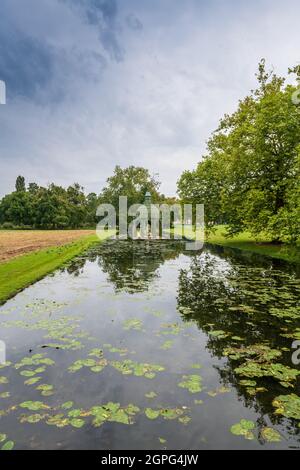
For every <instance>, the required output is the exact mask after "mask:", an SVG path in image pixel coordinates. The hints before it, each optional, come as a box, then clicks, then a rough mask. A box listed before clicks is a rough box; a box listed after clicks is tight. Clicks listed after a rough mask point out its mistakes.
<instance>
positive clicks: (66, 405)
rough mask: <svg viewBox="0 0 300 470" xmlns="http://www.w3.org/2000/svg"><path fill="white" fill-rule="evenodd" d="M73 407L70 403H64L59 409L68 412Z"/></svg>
mask: <svg viewBox="0 0 300 470" xmlns="http://www.w3.org/2000/svg"><path fill="white" fill-rule="evenodd" d="M73 405H74V403H73V402H72V401H66V402H65V403H63V404H62V405H61V407H62V409H63V410H69V409H70V408H72V406H73Z"/></svg>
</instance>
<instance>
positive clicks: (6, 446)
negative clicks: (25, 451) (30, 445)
mask: <svg viewBox="0 0 300 470" xmlns="http://www.w3.org/2000/svg"><path fill="white" fill-rule="evenodd" d="M14 447H15V443H14V442H13V441H7V442H6V443H5V444H4V445H3V446H2V447H1V450H12V449H13V448H14Z"/></svg>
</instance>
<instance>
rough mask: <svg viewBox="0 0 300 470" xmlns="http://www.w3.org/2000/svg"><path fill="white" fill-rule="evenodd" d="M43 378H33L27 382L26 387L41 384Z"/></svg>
mask: <svg viewBox="0 0 300 470" xmlns="http://www.w3.org/2000/svg"><path fill="white" fill-rule="evenodd" d="M41 379H42V377H32V378H31V379H28V380H25V382H24V385H34V384H36V383H37V382H39V381H40V380H41Z"/></svg>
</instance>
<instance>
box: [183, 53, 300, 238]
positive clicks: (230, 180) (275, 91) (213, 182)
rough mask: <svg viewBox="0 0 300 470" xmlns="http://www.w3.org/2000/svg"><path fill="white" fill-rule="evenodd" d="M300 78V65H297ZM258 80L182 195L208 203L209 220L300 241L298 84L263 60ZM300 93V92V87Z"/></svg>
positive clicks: (187, 177) (186, 176)
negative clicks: (293, 83) (295, 97)
mask: <svg viewBox="0 0 300 470" xmlns="http://www.w3.org/2000/svg"><path fill="white" fill-rule="evenodd" d="M289 72H290V73H294V74H296V75H297V77H298V80H300V66H296V67H295V68H293V69H290V70H289ZM257 79H258V87H257V89H256V90H253V91H252V92H251V93H250V94H249V96H247V97H246V98H245V99H243V100H241V101H240V102H239V104H238V107H237V110H236V111H235V112H234V113H233V114H231V115H225V116H224V118H223V119H222V120H221V122H220V125H219V128H218V129H217V130H216V131H215V132H214V133H213V135H212V137H211V138H210V140H209V142H208V147H207V154H206V155H205V156H204V157H203V158H202V160H201V162H200V163H199V164H198V166H197V168H196V169H195V170H194V171H185V172H184V173H183V174H182V176H181V178H180V180H179V182H178V194H179V196H180V197H181V199H182V200H183V201H185V202H193V203H204V204H205V217H206V226H207V227H213V226H214V225H215V224H219V223H226V224H227V227H228V232H229V234H231V235H233V234H237V233H240V232H242V231H244V230H248V231H250V232H251V233H252V234H253V235H254V236H259V235H261V234H264V235H267V237H269V239H270V241H273V242H279V243H280V242H282V241H285V242H290V243H297V242H299V241H300V105H298V106H297V102H299V100H297V102H295V100H293V99H292V98H293V96H295V94H296V93H297V90H298V91H299V89H297V88H296V87H295V86H291V85H286V84H285V79H284V78H282V77H279V76H277V75H276V74H274V73H273V72H268V71H267V70H266V66H265V61H264V60H262V61H261V62H260V64H259V70H258V73H257ZM299 94H300V92H299Z"/></svg>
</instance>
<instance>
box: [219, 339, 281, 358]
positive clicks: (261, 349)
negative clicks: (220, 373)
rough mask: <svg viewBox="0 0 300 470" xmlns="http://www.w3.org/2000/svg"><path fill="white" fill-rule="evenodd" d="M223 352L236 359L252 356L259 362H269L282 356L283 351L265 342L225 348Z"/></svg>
mask: <svg viewBox="0 0 300 470" xmlns="http://www.w3.org/2000/svg"><path fill="white" fill-rule="evenodd" d="M223 354H224V356H228V357H229V358H230V359H232V360H234V361H237V360H240V359H248V358H252V359H255V361H256V362H258V363H261V362H269V361H272V360H273V359H276V358H278V357H281V356H282V353H281V351H278V350H277V349H271V348H270V347H269V346H266V345H264V344H254V345H251V346H244V347H241V348H225V349H224V350H223Z"/></svg>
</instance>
